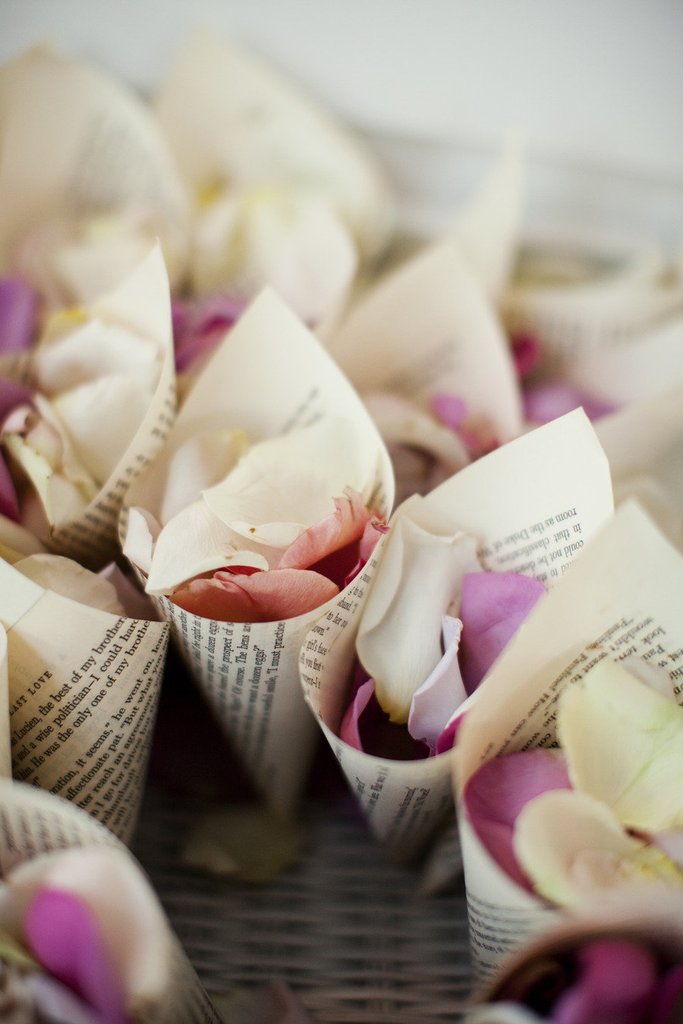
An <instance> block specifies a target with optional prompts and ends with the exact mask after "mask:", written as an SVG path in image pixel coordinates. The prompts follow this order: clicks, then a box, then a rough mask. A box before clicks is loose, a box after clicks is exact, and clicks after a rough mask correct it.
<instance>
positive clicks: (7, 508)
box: [0, 452, 19, 523]
mask: <svg viewBox="0 0 683 1024" xmlns="http://www.w3.org/2000/svg"><path fill="white" fill-rule="evenodd" d="M0 515H3V516H7V518H8V519H13V520H14V522H15V523H18V522H19V501H18V499H17V492H16V489H15V487H14V481H13V480H12V477H11V476H10V471H9V470H8V468H7V464H6V462H5V460H4V458H3V455H2V452H0Z"/></svg>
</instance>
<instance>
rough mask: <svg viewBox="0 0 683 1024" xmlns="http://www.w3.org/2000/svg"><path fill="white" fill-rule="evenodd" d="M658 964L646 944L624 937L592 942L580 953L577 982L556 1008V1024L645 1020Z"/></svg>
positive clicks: (641, 1023)
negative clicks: (626, 939) (624, 938)
mask: <svg viewBox="0 0 683 1024" xmlns="http://www.w3.org/2000/svg"><path fill="white" fill-rule="evenodd" d="M656 986H657V965H656V962H655V959H654V957H653V956H652V954H651V953H650V952H649V951H648V950H647V949H646V948H645V947H644V946H642V945H639V944H637V943H634V942H627V941H625V940H622V939H602V940H596V941H595V942H589V943H588V944H587V945H586V946H584V947H583V948H582V949H580V950H579V953H578V978H577V981H576V983H575V984H574V985H573V986H572V987H571V988H570V989H569V990H568V991H566V992H565V993H564V994H563V995H562V996H560V998H559V999H558V1001H557V1003H556V1004H555V1007H554V1009H553V1012H552V1016H551V1018H550V1019H551V1020H552V1022H553V1024H608V1022H609V1024H645V1022H646V1021H647V1020H649V1019H650V1015H649V1012H648V1011H649V1009H650V1007H651V1005H652V999H653V997H654V995H655V992H656Z"/></svg>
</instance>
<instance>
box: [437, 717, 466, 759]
mask: <svg viewBox="0 0 683 1024" xmlns="http://www.w3.org/2000/svg"><path fill="white" fill-rule="evenodd" d="M466 713H467V712H465V711H463V712H462V714H460V715H455V716H454V717H453V718H452V719H451V721H450V722H449V723H448V725H447V726H446V728H445V729H444V730H443V732H442V733H440V734H439V735H438V736H437V738H436V745H435V747H434V753H435V754H445V753H446V751H447V750H452V748H453V747H454V746H455V741H456V740H457V738H458V730H459V728H460V726H461V725H462V723H463V722H464V721H465V715H466Z"/></svg>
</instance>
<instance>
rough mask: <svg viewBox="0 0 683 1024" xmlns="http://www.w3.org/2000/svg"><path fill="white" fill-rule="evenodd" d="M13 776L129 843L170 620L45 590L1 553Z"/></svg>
mask: <svg viewBox="0 0 683 1024" xmlns="http://www.w3.org/2000/svg"><path fill="white" fill-rule="evenodd" d="M0 581H1V583H0V595H2V596H1V597H0V622H2V625H3V626H4V628H5V630H6V631H7V670H8V677H9V728H10V736H11V745H12V764H13V773H14V777H15V778H17V779H19V780H21V781H25V782H30V783H33V784H35V785H37V786H40V787H41V788H43V789H47V790H50V791H52V792H54V793H58V794H59V795H61V796H62V797H65V798H66V799H68V800H72V801H73V802H74V803H76V804H77V805H78V806H79V807H81V808H83V809H84V810H86V811H87V812H88V813H89V814H91V815H92V816H93V817H95V818H97V819H98V820H99V821H101V822H102V823H103V824H104V825H106V826H107V827H108V828H109V829H111V831H112V832H113V833H114V834H115V835H117V836H118V837H119V838H120V839H122V840H123V841H124V842H129V841H130V839H131V837H132V835H133V831H134V829H135V825H136V822H137V816H138V810H139V806H140V800H141V797H142V789H143V786H144V782H145V774H146V768H147V760H148V757H149V752H150V745H151V740H152V731H153V726H154V721H155V717H156V708H157V702H158V698H159V692H160V687H161V677H162V671H163V666H164V661H165V656H166V647H167V644H168V626H167V625H166V624H165V623H161V622H152V621H149V620H147V619H129V618H126V617H125V616H116V615H112V614H109V613H108V612H103V611H100V610H98V609H96V608H91V607H88V606H86V605H83V604H79V603H77V602H76V601H72V600H70V599H69V598H66V597H62V596H61V595H59V594H56V593H54V592H52V591H48V590H44V589H43V588H42V587H40V586H38V585H37V584H36V583H34V582H33V581H31V580H29V579H27V578H26V577H25V576H23V575H22V574H21V573H20V572H18V571H17V570H16V569H14V568H13V567H12V566H11V565H9V564H8V563H7V562H5V561H0Z"/></svg>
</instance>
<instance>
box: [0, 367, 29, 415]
mask: <svg viewBox="0 0 683 1024" xmlns="http://www.w3.org/2000/svg"><path fill="white" fill-rule="evenodd" d="M32 397H33V391H32V390H31V389H30V388H27V387H24V385H23V384H18V383H17V382H16V381H13V380H9V379H8V378H7V377H0V424H1V423H2V421H3V420H4V419H5V417H6V416H8V415H9V414H10V413H11V412H12V410H13V409H16V407H17V406H20V405H30V403H31V399H32Z"/></svg>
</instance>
